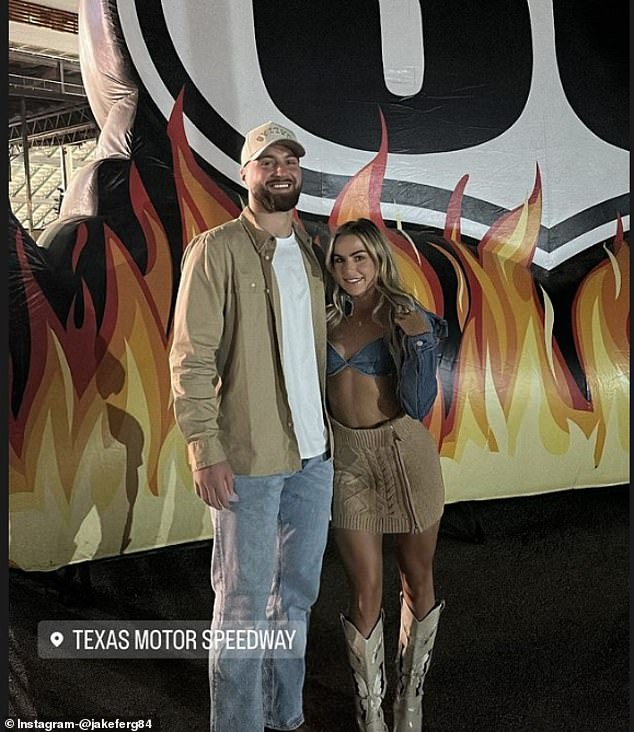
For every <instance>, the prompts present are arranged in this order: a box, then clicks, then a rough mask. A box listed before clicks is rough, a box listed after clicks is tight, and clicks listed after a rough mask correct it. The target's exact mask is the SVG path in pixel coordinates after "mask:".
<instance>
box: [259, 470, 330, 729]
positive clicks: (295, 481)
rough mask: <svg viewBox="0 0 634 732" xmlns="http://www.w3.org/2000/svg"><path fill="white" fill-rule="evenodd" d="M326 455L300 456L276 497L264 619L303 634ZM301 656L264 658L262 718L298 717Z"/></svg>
mask: <svg viewBox="0 0 634 732" xmlns="http://www.w3.org/2000/svg"><path fill="white" fill-rule="evenodd" d="M332 473H333V469H332V460H331V459H324V458H323V457H316V458H311V459H310V460H306V461H303V468H302V470H300V471H298V472H297V473H293V474H292V475H291V476H289V477H287V478H286V480H285V481H284V488H283V490H282V496H281V500H280V533H279V550H278V554H279V566H278V571H277V574H276V577H275V582H274V584H273V589H272V592H271V597H270V599H269V604H268V613H267V614H268V617H269V619H270V620H278V621H279V620H288V621H291V622H293V623H298V624H301V625H302V626H303V627H304V632H303V635H304V638H306V637H307V635H308V617H309V614H310V608H311V607H312V605H313V604H314V602H315V600H316V599H317V595H318V594H319V580H320V574H321V565H322V559H323V555H324V550H325V548H326V540H327V538H328V523H329V520H330V507H331V500H332ZM304 675H305V660H304V658H303V657H302V658H293V659H288V658H276V657H275V656H272V657H270V658H265V659H264V666H263V682H262V683H263V693H264V698H263V701H264V720H265V724H266V726H267V727H270V728H271V729H277V730H293V729H296V728H297V727H298V726H299V725H300V724H301V723H302V721H303V712H302V690H303V686H304Z"/></svg>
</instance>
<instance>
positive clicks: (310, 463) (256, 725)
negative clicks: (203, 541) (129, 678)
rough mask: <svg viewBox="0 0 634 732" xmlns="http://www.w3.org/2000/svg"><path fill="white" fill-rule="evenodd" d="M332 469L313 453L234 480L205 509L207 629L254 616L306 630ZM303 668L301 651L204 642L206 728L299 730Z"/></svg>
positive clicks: (254, 731)
mask: <svg viewBox="0 0 634 732" xmlns="http://www.w3.org/2000/svg"><path fill="white" fill-rule="evenodd" d="M332 474H333V468H332V460H331V459H330V458H327V457H326V456H318V457H314V458H310V459H308V460H303V461H302V468H301V470H299V471H297V472H295V473H285V474H279V475H267V476H236V479H235V492H236V493H237V495H238V497H239V499H240V500H239V501H237V502H235V503H231V504H230V508H229V509H225V510H224V511H216V510H214V509H212V510H211V514H212V521H213V528H214V540H213V552H212V559H211V583H212V587H213V589H214V593H215V600H214V612H213V620H212V624H211V625H212V628H226V627H229V626H231V624H232V623H236V624H239V623H247V624H248V623H250V622H258V621H293V622H294V623H298V624H301V625H302V626H303V627H304V628H306V626H307V624H308V617H309V614H310V608H311V606H312V605H313V603H314V602H315V600H316V599H317V595H318V592H319V579H320V573H321V564H322V558H323V554H324V550H325V548H326V539H327V535H328V523H329V519H330V507H331V499H332ZM306 634H307V628H306ZM304 674H305V661H304V658H303V657H301V658H276V657H275V656H273V657H265V656H264V654H263V655H262V657H260V658H251V657H249V658H236V657H235V656H233V657H231V656H230V654H229V656H227V655H226V654H225V653H223V650H222V649H220V650H218V649H215V648H213V647H212V648H210V652H209V686H210V698H211V732H247V731H248V732H259V731H260V730H262V729H263V728H264V726H267V727H271V728H272V729H277V730H293V729H296V728H297V727H298V726H299V725H300V724H301V723H302V722H303V719H304V717H303V712H302V690H303V685H304Z"/></svg>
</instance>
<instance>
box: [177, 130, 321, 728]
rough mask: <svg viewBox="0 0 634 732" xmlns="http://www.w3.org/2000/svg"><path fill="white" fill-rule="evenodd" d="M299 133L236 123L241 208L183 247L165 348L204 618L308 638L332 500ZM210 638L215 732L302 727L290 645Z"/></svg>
mask: <svg viewBox="0 0 634 732" xmlns="http://www.w3.org/2000/svg"><path fill="white" fill-rule="evenodd" d="M304 154H305V151H304V148H303V147H302V145H300V144H299V142H298V141H297V139H296V137H295V135H294V134H293V133H292V132H291V131H290V130H288V129H286V128H285V127H282V126H281V125H279V124H275V123H273V122H266V123H265V124H263V125H260V126H259V127H256V128H255V129H253V130H251V131H250V132H249V133H247V136H246V139H245V143H244V146H243V148H242V156H241V164H242V167H241V169H240V176H241V179H242V182H243V183H244V185H245V187H246V188H247V190H248V194H249V196H248V206H247V207H246V208H245V209H244V210H243V211H242V213H241V215H240V216H239V218H237V219H235V220H233V221H230V222H229V223H227V224H224V225H222V226H219V227H217V228H215V229H212V230H211V231H207V232H205V233H203V234H200V235H199V236H197V237H196V238H195V239H194V240H193V241H192V242H191V243H190V245H189V247H188V248H187V250H186V252H185V255H184V258H183V266H182V277H181V282H180V286H179V292H178V297H177V302H176V310H175V315H174V340H173V345H172V350H171V353H170V367H171V373H172V389H173V394H174V409H175V414H176V420H177V422H178V425H179V427H180V429H181V430H182V432H183V434H184V436H185V438H186V440H187V443H188V453H189V460H190V463H191V466H192V470H193V476H194V482H195V486H196V492H197V494H198V495H199V496H200V498H202V500H203V501H205V503H207V504H209V506H211V509H212V510H211V514H212V522H213V529H214V541H213V553H212V586H213V588H214V594H215V601H214V612H213V620H212V628H213V629H221V628H231V627H236V626H237V625H240V624H241V625H242V626H244V625H245V624H246V625H249V624H253V623H257V622H259V621H264V620H267V621H269V622H271V621H273V622H288V623H296V624H298V625H300V626H301V627H302V628H303V632H304V637H305V634H306V624H307V622H308V614H309V610H310V607H311V606H312V604H313V603H314V602H315V600H316V599H317V594H318V589H319V575H320V572H321V564H322V557H323V552H324V549H325V545H326V538H327V532H328V521H329V518H330V503H331V497H332V460H331V458H330V455H329V427H328V421H327V417H326V416H325V408H324V404H325V400H324V383H325V359H326V324H325V315H324V313H325V295H324V286H323V280H322V269H321V266H320V263H319V260H318V259H317V257H316V255H315V252H314V251H313V249H312V246H311V243H310V240H309V238H308V237H307V235H306V234H305V232H304V231H303V230H302V229H301V228H300V227H298V226H296V225H295V223H294V212H295V206H296V204H297V200H298V198H299V194H300V191H301V186H302V172H301V169H300V165H299V159H300V158H301V157H302V156H303V155H304ZM236 655H237V654H236V653H234V654H233V657H231V654H229V653H227V652H226V649H224V648H219V649H215V648H214V647H213V646H212V648H211V650H210V660H209V675H210V693H211V732H258V731H259V730H262V729H263V728H265V729H272V730H303V731H308V729H309V728H308V726H307V725H306V724H305V723H304V718H303V712H302V688H303V682H304V672H305V663H304V658H303V653H301V654H300V655H301V657H299V658H292V659H289V658H279V657H275V656H272V657H269V656H265V655H264V654H261V656H260V657H259V658H251V657H247V656H246V654H245V655H244V656H243V657H239V656H238V657H236Z"/></svg>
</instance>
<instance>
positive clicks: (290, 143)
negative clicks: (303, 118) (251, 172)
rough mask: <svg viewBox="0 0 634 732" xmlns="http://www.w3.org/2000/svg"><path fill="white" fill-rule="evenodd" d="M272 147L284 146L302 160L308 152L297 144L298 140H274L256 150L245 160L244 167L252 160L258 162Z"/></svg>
mask: <svg viewBox="0 0 634 732" xmlns="http://www.w3.org/2000/svg"><path fill="white" fill-rule="evenodd" d="M271 145H284V146H285V147H287V148H289V150H292V151H293V152H294V153H295V155H297V157H298V158H302V157H304V155H306V150H304V148H303V146H302V145H300V144H299V142H297V141H296V140H287V139H285V138H282V139H281V140H274V141H273V142H269V143H267V144H266V145H264V147H261V148H260V149H259V150H256V151H255V152H254V153H253V154H252V155H251V157H250V158H249V159H248V160H245V161H244V163H242V165H246V164H247V163H250V162H251V161H252V160H257V159H258V158H259V157H261V156H262V155H263V154H264V151H265V150H266V149H267V148H269V147H271Z"/></svg>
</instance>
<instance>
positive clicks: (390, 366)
mask: <svg viewBox="0 0 634 732" xmlns="http://www.w3.org/2000/svg"><path fill="white" fill-rule="evenodd" d="M348 366H349V367H350V368H352V369H354V370H355V371H359V372H360V373H362V374H367V375H368V376H387V375H388V374H393V373H395V372H396V367H395V365H394V360H393V359H392V356H391V354H390V350H389V348H388V347H387V344H386V343H385V341H384V340H383V338H377V339H376V340H374V341H371V342H370V343H368V344H366V345H365V346H363V348H361V349H360V350H358V351H357V352H356V353H355V354H354V355H353V356H352V357H351V358H349V359H345V358H344V357H343V356H342V355H341V354H339V353H337V351H336V350H335V348H334V347H333V346H332V345H331V344H330V343H328V351H327V354H326V373H327V375H328V376H334V375H335V374H338V373H339V372H340V371H343V370H344V369H345V368H346V367H348Z"/></svg>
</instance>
